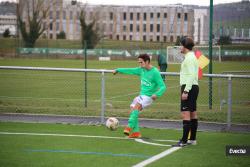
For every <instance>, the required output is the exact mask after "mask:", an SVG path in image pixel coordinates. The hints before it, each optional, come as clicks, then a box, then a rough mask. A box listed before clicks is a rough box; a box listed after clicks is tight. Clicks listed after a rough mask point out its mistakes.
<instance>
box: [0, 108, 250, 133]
mask: <svg viewBox="0 0 250 167" xmlns="http://www.w3.org/2000/svg"><path fill="white" fill-rule="evenodd" d="M118 119H119V121H120V124H121V125H126V124H127V119H125V118H118ZM0 122H33V123H34V122H37V123H65V124H84V125H99V124H101V119H100V117H81V116H67V115H34V114H15V113H14V114H11V113H6V114H0ZM140 126H141V127H148V128H161V129H181V128H182V121H169V120H150V119H140ZM198 129H199V130H202V131H226V130H227V125H226V124H223V123H208V122H199V128H198ZM230 131H231V132H244V133H250V125H249V124H248V125H235V124H232V125H231V128H230Z"/></svg>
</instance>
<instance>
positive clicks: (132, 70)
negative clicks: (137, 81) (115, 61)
mask: <svg viewBox="0 0 250 167" xmlns="http://www.w3.org/2000/svg"><path fill="white" fill-rule="evenodd" d="M117 73H121V74H129V75H140V74H141V68H140V67H137V68H117V69H115V70H114V72H113V74H117Z"/></svg>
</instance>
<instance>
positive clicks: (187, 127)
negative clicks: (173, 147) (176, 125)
mask: <svg viewBox="0 0 250 167" xmlns="http://www.w3.org/2000/svg"><path fill="white" fill-rule="evenodd" d="M190 122H191V121H190V120H183V122H182V124H183V134H182V139H181V140H182V141H183V142H187V139H188V133H189V130H190Z"/></svg>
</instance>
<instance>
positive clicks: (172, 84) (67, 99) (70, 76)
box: [0, 59, 250, 124]
mask: <svg viewBox="0 0 250 167" xmlns="http://www.w3.org/2000/svg"><path fill="white" fill-rule="evenodd" d="M153 64H154V65H156V62H153ZM0 65H1V66H3V65H13V66H42V67H66V68H83V66H84V62H83V60H65V59H2V60H0ZM242 65H244V66H246V67H247V68H249V67H250V63H248V62H244V63H242V62H223V63H214V73H221V72H222V71H228V70H237V67H238V66H242ZM134 66H137V62H136V61H110V62H100V61H94V60H91V61H88V68H94V69H114V68H117V67H134ZM178 69H179V65H169V68H168V71H178ZM0 77H1V82H0V112H2V113H3V112H12V113H13V112H14V113H38V114H41V113H46V114H65V115H83V116H99V115H100V112H101V101H100V100H101V75H100V74H98V73H88V81H87V82H88V92H87V101H88V102H87V103H88V107H87V108H85V106H84V103H85V98H84V97H85V90H84V83H85V81H84V73H70V72H48V71H43V72H42V71H16V70H1V71H0ZM105 81H106V88H105V89H106V92H105V97H106V104H107V105H106V113H105V116H120V117H127V116H128V106H129V104H130V102H131V100H132V99H133V97H134V96H136V95H137V94H138V91H139V80H138V78H137V77H133V76H127V75H117V76H113V75H111V74H106V76H105ZM178 82H179V78H178V77H170V76H168V77H167V86H168V90H167V93H166V94H165V95H164V96H163V97H162V98H160V99H158V100H157V101H156V102H155V103H154V104H153V105H152V107H150V108H148V109H146V110H145V111H144V112H143V113H142V114H141V116H140V117H145V118H157V119H179V118H180V116H179V88H178ZM213 83H214V84H213V85H214V87H213V109H212V110H209V109H208V89H207V88H208V81H207V78H203V80H201V81H200V87H201V89H200V90H201V91H200V96H199V100H198V107H199V108H198V111H199V118H200V120H203V121H212V122H226V120H227V104H224V105H223V106H220V102H221V101H222V100H224V101H226V100H227V80H225V79H214V80H213ZM248 90H249V81H248V80H244V79H237V80H233V90H232V91H233V117H232V118H233V119H232V121H233V123H247V124H249V123H250V112H249V103H248V102H249V97H250V93H249V91H248Z"/></svg>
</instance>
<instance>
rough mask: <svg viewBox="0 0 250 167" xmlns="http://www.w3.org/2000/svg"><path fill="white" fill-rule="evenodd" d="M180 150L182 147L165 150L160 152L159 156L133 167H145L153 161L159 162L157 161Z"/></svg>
mask: <svg viewBox="0 0 250 167" xmlns="http://www.w3.org/2000/svg"><path fill="white" fill-rule="evenodd" d="M181 148H182V147H172V148H170V149H167V150H166V151H163V152H161V153H160V154H157V155H155V156H153V157H151V158H149V159H146V160H145V161H142V162H140V163H138V164H136V165H134V166H133V167H144V166H146V165H148V164H150V163H152V162H154V161H157V160H159V159H161V158H163V157H165V156H167V155H169V154H171V153H173V152H175V151H177V150H179V149H181Z"/></svg>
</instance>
